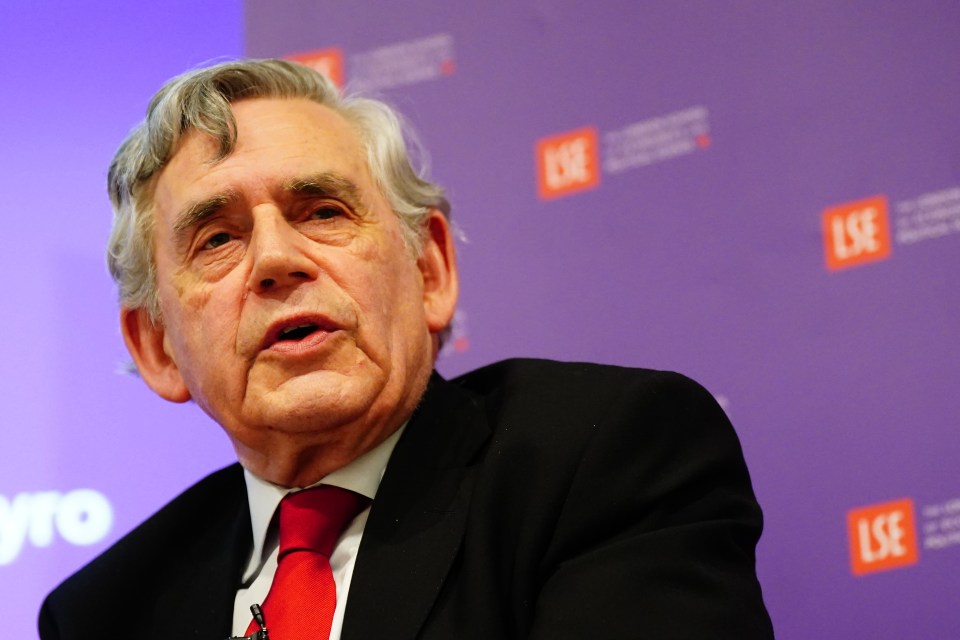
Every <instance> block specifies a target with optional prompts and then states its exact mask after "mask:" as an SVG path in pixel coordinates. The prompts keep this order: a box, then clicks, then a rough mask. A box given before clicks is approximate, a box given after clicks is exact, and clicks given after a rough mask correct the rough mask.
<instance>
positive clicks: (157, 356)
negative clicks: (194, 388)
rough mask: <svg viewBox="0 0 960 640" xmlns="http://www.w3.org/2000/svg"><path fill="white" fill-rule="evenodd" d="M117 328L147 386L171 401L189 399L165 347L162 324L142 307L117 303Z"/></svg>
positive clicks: (188, 392)
mask: <svg viewBox="0 0 960 640" xmlns="http://www.w3.org/2000/svg"><path fill="white" fill-rule="evenodd" d="M120 329H121V331H122V332H123V341H124V342H125V343H126V344H127V351H129V352H130V355H131V356H132V357H133V363H134V364H135V365H136V366H137V373H139V374H140V377H141V378H143V381H144V382H146V383H147V386H148V387H150V388H151V389H153V390H154V391H155V392H156V393H157V395H159V396H160V397H161V398H164V399H166V400H169V401H171V402H186V401H187V400H189V399H190V391H189V390H188V389H187V385H186V384H185V383H184V381H183V377H182V376H181V375H180V370H179V369H178V368H177V363H176V362H174V361H173V358H171V357H170V354H169V352H168V351H167V348H166V342H165V340H164V335H165V331H164V327H163V324H162V323H160V322H156V323H155V322H154V321H153V320H152V319H151V318H150V314H149V313H147V311H146V309H143V308H139V309H129V308H127V307H121V308H120Z"/></svg>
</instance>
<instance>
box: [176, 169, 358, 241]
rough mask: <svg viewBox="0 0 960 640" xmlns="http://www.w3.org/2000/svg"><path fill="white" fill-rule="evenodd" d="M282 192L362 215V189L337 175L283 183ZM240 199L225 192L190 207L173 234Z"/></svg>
mask: <svg viewBox="0 0 960 640" xmlns="http://www.w3.org/2000/svg"><path fill="white" fill-rule="evenodd" d="M283 191H285V192H287V193H292V194H294V195H309V196H316V197H321V198H334V199H336V200H340V201H342V202H343V203H344V204H346V205H347V206H348V207H350V208H351V209H352V210H354V211H356V212H361V211H362V209H361V207H362V205H363V198H362V197H361V192H360V187H358V186H357V185H356V184H355V183H354V182H353V181H351V180H349V179H348V178H345V177H343V176H341V175H339V174H336V173H328V172H324V173H317V174H313V175H310V176H303V177H297V178H292V179H290V180H288V181H287V182H285V183H284V185H283ZM240 199H241V196H240V194H239V193H238V192H237V191H233V190H230V191H226V192H224V193H218V194H216V195H212V196H210V197H209V198H204V199H203V200H200V201H198V202H194V203H193V204H191V205H189V206H187V207H186V208H185V209H183V210H182V211H181V212H180V213H179V214H178V215H177V217H176V218H175V220H174V223H173V232H174V235H176V236H177V237H182V236H183V235H184V233H185V232H186V231H188V230H189V229H192V228H193V227H195V226H196V225H198V224H200V223H201V222H203V221H204V220H206V219H208V218H210V217H212V216H214V215H216V214H217V213H218V212H220V211H221V210H222V209H224V208H225V207H227V206H228V205H230V204H233V203H234V202H237V201H238V200H240Z"/></svg>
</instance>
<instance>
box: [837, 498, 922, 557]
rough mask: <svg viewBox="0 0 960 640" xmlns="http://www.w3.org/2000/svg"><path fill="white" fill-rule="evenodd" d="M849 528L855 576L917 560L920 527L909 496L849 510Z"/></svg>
mask: <svg viewBox="0 0 960 640" xmlns="http://www.w3.org/2000/svg"><path fill="white" fill-rule="evenodd" d="M847 530H848V532H849V534H850V561H851V567H852V569H853V575H855V576H862V575H864V574H867V573H873V572H874V571H885V570H887V569H896V568H897V567H906V566H908V565H912V564H916V562H917V529H916V525H915V523H914V518H913V500H911V499H909V498H903V499H901V500H894V501H893V502H884V503H882V504H874V505H870V506H868V507H862V508H860V509H854V510H852V511H850V512H849V513H847Z"/></svg>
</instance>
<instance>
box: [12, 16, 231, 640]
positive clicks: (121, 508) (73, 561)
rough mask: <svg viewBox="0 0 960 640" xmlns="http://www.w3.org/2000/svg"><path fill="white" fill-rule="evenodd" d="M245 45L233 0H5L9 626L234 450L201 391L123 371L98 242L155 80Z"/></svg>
mask: <svg viewBox="0 0 960 640" xmlns="http://www.w3.org/2000/svg"><path fill="white" fill-rule="evenodd" d="M241 49H242V6H241V4H240V3H239V2H237V1H236V0H231V1H223V0H219V1H216V2H206V3H194V2H185V1H180V0H161V1H160V2H153V3H146V4H143V3H130V2H119V1H104V2H98V3H93V4H91V3H64V2H52V1H39V2H14V3H5V4H4V6H3V8H2V9H0V51H2V55H0V80H2V88H0V96H2V97H0V140H2V141H3V147H2V149H0V185H2V189H0V190H2V193H3V197H2V199H0V211H2V213H3V225H4V226H3V234H2V239H0V244H2V248H3V250H2V251H0V269H2V270H3V272H4V273H5V274H6V277H5V278H4V281H5V283H6V288H5V293H4V300H5V301H4V303H3V304H2V309H3V311H2V313H0V333H2V335H3V338H2V339H0V340H2V352H3V356H4V357H3V358H0V381H2V385H0V387H2V391H0V399H2V404H3V407H4V411H3V415H2V417H0V424H2V427H0V442H2V448H3V451H4V454H5V456H4V464H3V465H2V468H0V603H2V604H0V612H2V614H3V626H4V634H5V635H7V636H8V637H11V638H31V637H36V631H35V628H36V623H35V620H36V614H37V610H38V608H39V605H40V601H41V599H42V597H43V595H45V594H46V592H48V591H49V590H50V589H51V588H52V587H53V586H54V585H55V584H56V583H57V582H59V581H60V580H61V579H63V578H64V577H66V576H67V575H68V574H70V573H71V572H73V571H74V570H75V569H77V568H78V567H79V566H81V565H82V564H83V563H85V562H87V561H88V560H90V559H91V558H92V557H93V556H94V555H96V553H98V552H99V551H101V550H102V549H104V548H105V547H106V546H107V545H108V544H109V543H110V542H112V541H114V540H116V539H117V538H118V537H119V536H120V535H121V534H123V533H124V532H125V531H127V530H129V529H131V528H132V527H133V526H134V525H136V524H137V523H138V522H139V521H141V520H142V519H143V518H144V517H146V516H147V515H149V514H150V513H151V512H153V511H154V510H156V508H157V507H158V506H159V505H161V504H162V503H163V502H165V501H166V500H168V499H169V498H171V497H172V496H173V495H175V494H176V493H177V492H179V491H180V490H181V489H182V488H183V487H185V486H186V485H188V484H190V483H192V482H194V481H195V480H196V479H197V478H199V477H201V476H202V475H204V474H206V473H207V472H208V471H209V470H211V469H213V468H215V467H216V466H218V465H221V464H223V463H225V462H227V461H229V460H230V459H231V456H232V453H231V451H230V448H229V446H228V445H227V443H226V441H225V439H224V438H223V437H222V436H221V435H220V434H219V433H218V432H217V431H218V430H217V429H216V427H215V426H212V425H211V424H210V421H209V420H208V419H206V418H205V417H204V416H203V415H201V414H200V413H199V412H198V411H197V410H196V408H193V407H181V406H173V405H166V404H165V403H162V402H158V401H157V399H156V398H155V397H153V396H152V394H151V393H150V392H149V391H148V390H147V389H146V388H145V387H144V385H143V384H142V383H140V382H139V381H138V380H136V379H134V378H131V377H125V376H120V375H118V374H117V373H116V372H117V370H118V366H119V365H120V364H122V363H123V362H124V361H125V359H126V354H125V350H124V347H123V343H122V341H121V340H120V336H119V330H118V326H117V307H116V293H115V291H114V288H113V285H112V283H111V281H110V279H109V276H108V275H107V273H106V268H105V266H104V259H103V247H104V244H105V241H106V237H107V232H108V230H109V226H110V209H109V204H108V202H107V199H106V193H105V176H106V169H107V164H108V163H109V161H110V158H111V156H112V155H113V151H114V149H115V148H116V147H117V145H118V144H119V142H120V140H121V139H122V138H123V136H124V135H125V133H126V131H127V130H128V129H129V128H130V127H131V126H132V125H133V124H134V123H135V122H136V121H137V120H138V119H140V118H141V117H142V114H143V112H144V109H145V106H146V101H147V100H148V99H149V97H150V95H151V94H152V93H153V92H154V91H155V90H156V88H157V87H158V86H159V84H160V83H161V82H163V81H164V80H165V79H167V78H168V77H170V76H171V75H173V74H175V73H178V72H180V71H182V70H183V69H185V68H187V67H190V66H193V65H196V64H199V63H200V62H203V61H204V60H207V59H209V58H213V57H217V56H223V55H238V54H239V53H240V52H241ZM78 490H79V491H78ZM88 490H92V491H93V492H96V493H95V494H92V493H91V492H90V491H88ZM104 518H106V519H104ZM91 633H93V631H91Z"/></svg>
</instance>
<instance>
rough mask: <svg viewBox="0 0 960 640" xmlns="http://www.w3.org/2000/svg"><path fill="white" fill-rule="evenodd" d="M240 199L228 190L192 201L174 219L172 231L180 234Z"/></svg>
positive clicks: (236, 194)
mask: <svg viewBox="0 0 960 640" xmlns="http://www.w3.org/2000/svg"><path fill="white" fill-rule="evenodd" d="M239 199H240V195H239V194H238V193H236V192H235V191H228V192H226V193H218V194H217V195H214V196H210V197H209V198H205V199H203V200H200V201H199V202H194V203H193V204H191V205H190V206H189V207H187V208H186V209H184V210H183V211H181V212H180V213H179V214H178V215H177V217H176V220H175V221H174V223H173V231H174V233H175V234H177V235H181V234H182V233H183V232H184V231H186V230H187V229H190V228H191V227H194V226H196V225H198V224H200V223H201V222H203V221H204V220H206V219H207V218H209V217H211V216H213V215H214V214H216V213H217V212H218V211H220V210H221V209H223V208H224V207H226V206H227V205H228V204H230V203H232V202H236V201H237V200H239Z"/></svg>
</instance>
